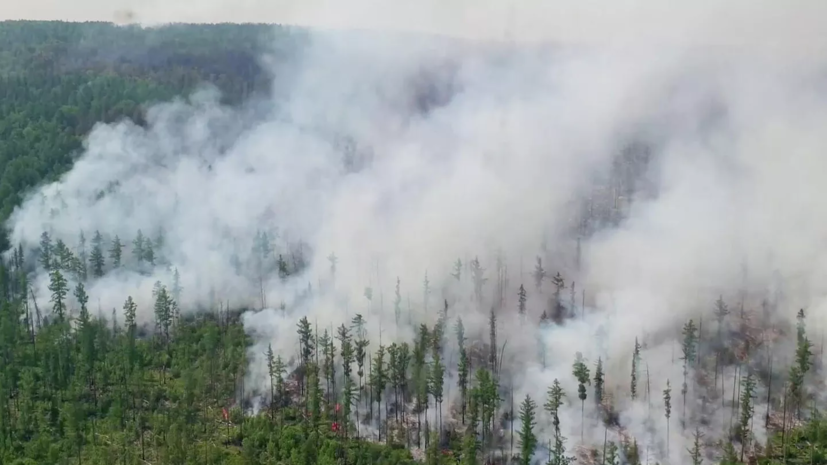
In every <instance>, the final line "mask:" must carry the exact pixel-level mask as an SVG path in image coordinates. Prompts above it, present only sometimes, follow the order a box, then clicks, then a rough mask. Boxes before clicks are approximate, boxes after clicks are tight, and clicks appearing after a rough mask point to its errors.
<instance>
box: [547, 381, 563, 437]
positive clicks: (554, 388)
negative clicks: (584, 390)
mask: <svg viewBox="0 0 827 465" xmlns="http://www.w3.org/2000/svg"><path fill="white" fill-rule="evenodd" d="M565 396H566V394H565V393H564V392H563V387H562V386H561V385H560V381H559V380H557V379H555V380H554V384H552V385H551V387H550V388H549V389H548V395H547V398H546V403H545V405H544V407H545V409H546V411H547V412H548V413H549V415H551V419H552V423H553V424H554V428H555V429H559V428H560V416H559V415H560V407H562V406H563V399H564V398H565Z"/></svg>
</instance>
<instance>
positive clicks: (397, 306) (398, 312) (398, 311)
mask: <svg viewBox="0 0 827 465" xmlns="http://www.w3.org/2000/svg"><path fill="white" fill-rule="evenodd" d="M400 284H401V281H400V280H399V276H397V277H396V292H395V297H394V299H393V316H394V321H396V325H397V326H399V319H400V318H401V317H402V293H401V292H400V289H399V287H400Z"/></svg>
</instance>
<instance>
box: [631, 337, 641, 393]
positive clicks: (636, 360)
mask: <svg viewBox="0 0 827 465" xmlns="http://www.w3.org/2000/svg"><path fill="white" fill-rule="evenodd" d="M638 363H640V343H639V342H638V340H637V338H635V350H634V351H633V352H632V386H631V393H632V400H635V399H636V398H637V374H638Z"/></svg>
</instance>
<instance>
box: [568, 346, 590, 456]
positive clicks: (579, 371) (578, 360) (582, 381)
mask: <svg viewBox="0 0 827 465" xmlns="http://www.w3.org/2000/svg"><path fill="white" fill-rule="evenodd" d="M572 373H573V374H574V377H575V378H577V383H578V384H577V397H578V398H579V399H580V421H581V427H580V439H581V441H582V440H583V434H584V428H585V423H586V421H585V419H586V416H585V415H586V414H585V405H586V395H587V393H586V384H591V380H590V379H589V367H588V366H586V363H585V359H583V354H581V353H580V352H578V353H577V355H576V357H575V362H574V365H573V366H572Z"/></svg>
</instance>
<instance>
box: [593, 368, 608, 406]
mask: <svg viewBox="0 0 827 465" xmlns="http://www.w3.org/2000/svg"><path fill="white" fill-rule="evenodd" d="M604 384H605V379H604V374H603V359H602V358H600V357H598V358H597V368H595V370H594V402H595V404H597V406H598V407H600V406H601V405H602V404H603V386H604Z"/></svg>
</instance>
